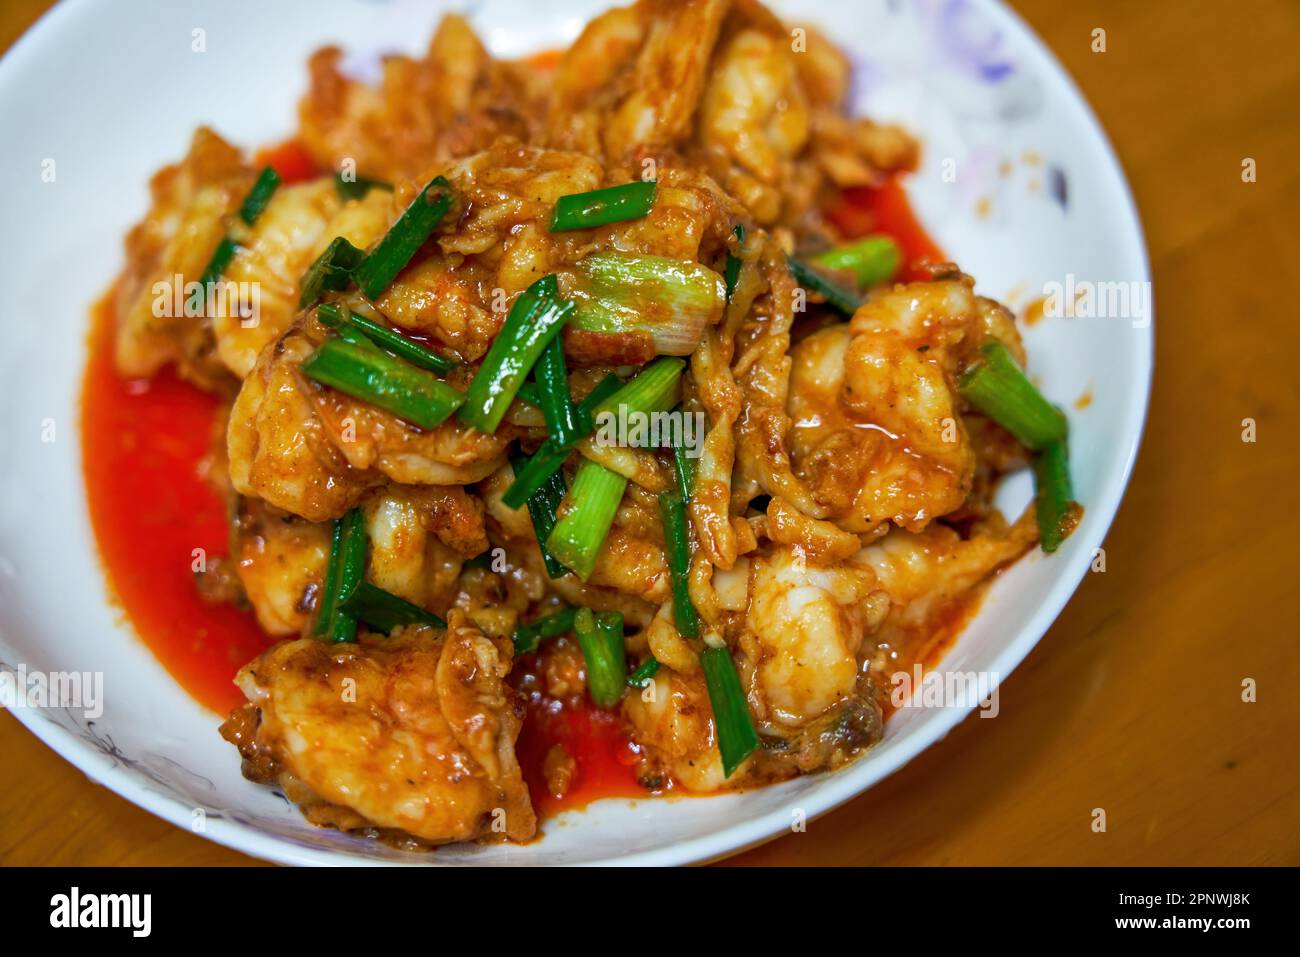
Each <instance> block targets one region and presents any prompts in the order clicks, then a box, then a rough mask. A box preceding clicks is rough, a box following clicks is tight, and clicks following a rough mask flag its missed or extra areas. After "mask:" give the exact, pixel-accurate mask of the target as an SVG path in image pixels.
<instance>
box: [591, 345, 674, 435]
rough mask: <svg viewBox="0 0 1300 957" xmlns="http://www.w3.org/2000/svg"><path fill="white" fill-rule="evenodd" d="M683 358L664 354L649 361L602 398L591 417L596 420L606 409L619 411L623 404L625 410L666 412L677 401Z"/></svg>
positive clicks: (650, 412) (649, 412)
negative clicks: (623, 383) (630, 378)
mask: <svg viewBox="0 0 1300 957" xmlns="http://www.w3.org/2000/svg"><path fill="white" fill-rule="evenodd" d="M685 368H686V362H685V361H684V360H682V359H676V358H671V357H668V356H663V357H661V358H658V359H656V360H655V361H654V362H652V363H650V364H649V365H648V366H646V367H645V368H644V369H642V370H641V371H640V372H638V373H637V374H636V377H635V378H633V379H632V380H630V381H629V382H628V383H627V384H626V385H625V386H623V388H621V389H619V390H618V391H617V392H615V393H614V394H613V395H611V396H610V397H609V398H607V399H603V400H602V401H601V402H599V403H598V404H597V405H596V407H595V408H594V409H593V410H592V418H593V419H594V420H597V423H596V424H597V425H599V421H598V420H599V419H600V417H601V416H602V415H604V414H605V413H607V412H618V410H619V409H620V408H623V407H626V408H627V411H628V412H639V413H645V414H646V415H653V414H654V413H655V412H667V411H668V410H669V409H671V408H672V407H673V406H675V405H676V404H677V393H678V385H679V384H680V380H681V377H682V371H683V370H684V369H685Z"/></svg>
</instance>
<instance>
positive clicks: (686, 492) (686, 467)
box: [673, 445, 695, 503]
mask: <svg viewBox="0 0 1300 957" xmlns="http://www.w3.org/2000/svg"><path fill="white" fill-rule="evenodd" d="M673 470H674V471H675V472H676V473H677V491H678V492H679V493H680V494H681V496H682V502H683V503H685V502H689V501H690V500H691V493H692V492H694V491H695V459H693V458H691V457H690V456H689V455H687V454H686V449H685V448H684V447H683V446H680V445H674V446H673Z"/></svg>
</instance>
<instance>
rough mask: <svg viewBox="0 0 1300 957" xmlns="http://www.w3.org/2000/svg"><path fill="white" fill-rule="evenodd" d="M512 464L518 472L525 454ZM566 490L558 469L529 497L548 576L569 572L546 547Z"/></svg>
mask: <svg viewBox="0 0 1300 957" xmlns="http://www.w3.org/2000/svg"><path fill="white" fill-rule="evenodd" d="M510 466H511V468H513V469H514V470H515V472H516V474H517V473H518V471H519V470H520V469H522V468H523V466H524V458H523V456H514V457H512V458H511V459H510ZM565 491H566V489H565V487H564V473H563V472H561V471H559V470H558V469H557V470H556V471H555V473H554V474H553V475H551V477H550V478H549V479H547V480H546V482H545V483H544V484H543V485H542V487H541V488H539V489H538V490H537V491H536V492H534V493H533V494H532V495H530V496H529V497H528V517H529V518H531V519H532V522H533V533H534V534H535V535H536V536H537V547H538V548H539V549H540V550H541V553H542V564H543V565H545V566H546V575H547V577H548V578H563V577H564V576H565V575H567V574H568V573H569V570H568V569H567V568H565V567H564V566H563V565H561V564H560V563H559V562H558V561H556V560H555V556H554V555H552V554H551V553H550V551H549V550H547V548H546V537H547V536H548V535H550V534H551V529H553V528H554V527H555V512H556V509H558V508H559V507H560V502H562V501H563V500H564V493H565Z"/></svg>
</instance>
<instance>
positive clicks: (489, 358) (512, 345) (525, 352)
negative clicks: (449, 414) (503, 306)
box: [460, 274, 573, 432]
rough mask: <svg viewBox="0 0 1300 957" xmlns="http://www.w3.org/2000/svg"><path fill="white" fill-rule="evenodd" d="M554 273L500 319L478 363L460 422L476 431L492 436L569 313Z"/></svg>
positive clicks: (570, 307) (529, 291)
mask: <svg viewBox="0 0 1300 957" xmlns="http://www.w3.org/2000/svg"><path fill="white" fill-rule="evenodd" d="M556 296H557V283H556V280H555V275H554V274H549V275H546V276H543V277H542V278H541V279H539V280H537V282H535V283H533V284H532V285H531V286H529V287H528V288H527V289H526V290H524V292H523V293H522V294H520V296H519V298H518V299H516V300H515V302H514V305H512V306H511V307H510V312H509V314H508V315H507V316H506V321H505V322H504V323H503V324H502V326H501V331H500V332H498V333H497V337H496V338H495V339H494V340H492V345H491V347H490V348H489V349H488V352H487V355H486V356H484V357H483V364H482V365H481V366H479V370H478V372H476V373H475V374H474V381H472V382H471V383H470V386H469V391H468V392H467V393H466V394H465V404H464V406H463V407H462V408H461V410H460V420H461V421H462V422H464V423H465V424H466V425H472V426H473V427H474V428H476V429H478V430H479V431H481V432H495V431H496V428H497V426H498V425H500V424H501V420H502V419H503V418H504V417H505V414H506V410H507V409H508V408H509V407H510V403H511V402H513V401H514V398H515V394H516V393H517V392H518V391H519V387H520V386H521V385H523V382H524V377H525V376H527V375H528V370H530V369H531V368H532V367H533V364H534V363H536V362H537V360H538V358H539V357H540V356H541V354H542V351H543V350H544V349H545V348H546V346H547V345H548V344H549V343H550V341H551V339H553V338H554V337H555V336H556V335H557V334H559V331H560V327H561V326H563V325H564V323H565V322H566V321H567V320H568V318H569V316H570V315H572V314H573V303H571V302H568V301H565V300H559V299H557V298H556Z"/></svg>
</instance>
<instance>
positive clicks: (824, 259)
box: [812, 233, 903, 289]
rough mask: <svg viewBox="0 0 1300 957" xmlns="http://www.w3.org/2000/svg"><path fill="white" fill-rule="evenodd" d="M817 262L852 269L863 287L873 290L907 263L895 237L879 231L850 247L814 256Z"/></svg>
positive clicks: (847, 269) (848, 270) (824, 265)
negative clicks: (872, 288)
mask: <svg viewBox="0 0 1300 957" xmlns="http://www.w3.org/2000/svg"><path fill="white" fill-rule="evenodd" d="M812 262H813V265H816V266H822V267H823V268H826V269H832V270H835V271H836V272H841V271H842V272H851V273H853V275H854V276H855V277H856V278H857V281H858V288H859V289H870V288H871V287H872V286H875V285H878V284H880V283H882V282H886V281H888V280H890V279H893V278H894V275H895V274H896V273H897V272H898V267H899V266H901V265H902V263H903V253H902V250H900V249H899V248H898V243H896V242H894V238H893V237H892V236H886V235H884V234H883V233H879V234H877V235H875V236H868V237H866V238H865V239H862V240H859V241H858V242H856V243H851V244H850V245H848V246H837V247H836V248H834V249H828V250H827V251H826V252H824V253H822V254H821V255H819V256H814V257H813V259H812Z"/></svg>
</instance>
